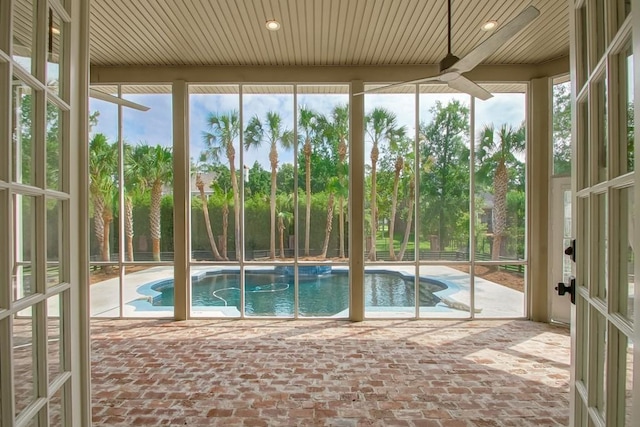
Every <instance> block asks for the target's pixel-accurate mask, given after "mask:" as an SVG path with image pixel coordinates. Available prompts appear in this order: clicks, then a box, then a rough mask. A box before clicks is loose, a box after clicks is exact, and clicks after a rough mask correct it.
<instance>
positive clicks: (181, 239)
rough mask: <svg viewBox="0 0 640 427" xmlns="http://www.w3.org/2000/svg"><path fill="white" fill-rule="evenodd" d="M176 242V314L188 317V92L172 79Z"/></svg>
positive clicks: (182, 83)
mask: <svg viewBox="0 0 640 427" xmlns="http://www.w3.org/2000/svg"><path fill="white" fill-rule="evenodd" d="M172 96H173V102H172V104H173V185H174V187H173V242H174V269H173V274H174V277H173V281H174V317H175V319H176V320H186V319H187V318H188V317H189V306H190V305H191V304H190V298H189V237H190V236H189V226H188V221H189V191H190V189H189V91H188V86H187V84H186V82H185V81H184V80H176V81H174V82H173V90H172Z"/></svg>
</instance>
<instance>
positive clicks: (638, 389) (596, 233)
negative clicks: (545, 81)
mask: <svg viewBox="0 0 640 427" xmlns="http://www.w3.org/2000/svg"><path fill="white" fill-rule="evenodd" d="M639 6H640V1H638V0H633V1H630V0H574V1H571V2H570V9H569V10H570V21H571V34H572V37H571V60H572V61H571V64H572V67H571V68H572V70H571V73H572V85H573V104H572V110H573V124H574V126H573V135H574V145H573V162H572V163H573V166H574V167H573V176H572V187H573V194H574V197H573V201H572V210H573V212H574V215H573V219H574V221H573V226H572V228H573V235H574V236H575V238H576V265H575V277H576V287H577V289H576V294H577V295H576V302H575V306H573V307H572V310H571V317H572V319H571V321H572V344H573V345H572V350H573V356H572V357H573V360H572V389H571V393H572V395H571V402H572V414H571V415H572V418H571V425H572V426H589V427H591V426H629V427H630V426H638V425H639V424H638V422H639V421H638V420H640V409H639V407H640V384H638V380H637V378H638V373H637V371H638V368H640V358H639V355H640V354H639V353H640V351H639V350H640V343H638V329H639V328H638V324H639V322H640V310H638V299H639V296H640V293H639V292H638V291H637V281H636V280H635V275H634V269H635V268H637V264H638V263H637V262H636V257H635V255H634V248H635V247H636V243H637V242H638V240H639V239H638V230H636V227H634V217H635V216H636V215H637V214H636V212H637V207H636V206H635V205H634V200H637V191H638V189H637V188H638V186H637V185H636V174H635V172H634V170H635V161H634V157H635V156H634V151H635V150H634V141H635V139H636V137H635V136H634V134H635V135H637V134H636V133H635V128H634V125H633V123H634V114H635V113H634V111H635V109H634V105H635V104H636V103H635V99H637V97H636V96H634V91H637V89H635V87H634V86H636V87H637V85H634V72H633V70H634V68H636V69H637V65H638V62H639V61H638V56H639V55H638V52H639V50H638V49H639V48H640V46H638V41H637V40H636V41H634V38H635V39H638V37H637V36H634V33H637V31H638V30H639V29H640V25H639V23H638V19H640V14H638V12H639V9H638V7H639ZM634 14H635V15H634ZM632 36H633V37H632ZM636 80H637V78H636ZM636 93H637V92H636ZM635 117H637V116H635ZM634 371H635V372H634ZM634 375H635V376H636V381H635V384H634V381H633V377H634ZM634 411H635V413H634Z"/></svg>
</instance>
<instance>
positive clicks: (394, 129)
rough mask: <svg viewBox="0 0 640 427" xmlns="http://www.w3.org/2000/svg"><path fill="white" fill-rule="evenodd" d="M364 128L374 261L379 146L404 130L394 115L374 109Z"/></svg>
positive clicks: (393, 139) (392, 139)
mask: <svg viewBox="0 0 640 427" xmlns="http://www.w3.org/2000/svg"><path fill="white" fill-rule="evenodd" d="M364 122H365V127H366V131H367V134H368V135H369V138H370V139H371V142H372V143H373V146H372V147H371V201H370V203H371V207H370V209H371V249H370V251H369V256H368V259H369V260H370V261H375V260H376V236H377V234H378V204H377V200H376V196H377V188H376V174H377V169H376V168H377V163H378V157H379V155H380V151H379V146H380V145H381V144H382V143H383V142H385V141H386V142H392V141H396V140H397V139H398V138H400V137H402V136H403V135H404V133H405V128H404V126H403V127H400V128H399V127H398V123H397V119H396V115H395V114H394V113H392V112H391V111H389V110H387V109H385V108H375V109H374V110H373V111H372V112H371V113H369V114H367V115H366V116H365V118H364Z"/></svg>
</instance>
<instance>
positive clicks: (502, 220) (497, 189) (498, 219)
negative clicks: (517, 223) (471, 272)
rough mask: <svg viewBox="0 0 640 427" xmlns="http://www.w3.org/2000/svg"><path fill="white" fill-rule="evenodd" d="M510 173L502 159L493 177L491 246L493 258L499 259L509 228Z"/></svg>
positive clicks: (494, 259)
mask: <svg viewBox="0 0 640 427" xmlns="http://www.w3.org/2000/svg"><path fill="white" fill-rule="evenodd" d="M508 182H509V175H508V173H507V168H506V166H505V164H504V161H501V162H500V163H499V164H498V167H497V168H496V174H495V175H494V179H493V186H494V195H493V216H494V218H493V245H492V248H491V259H492V260H493V261H497V260H498V259H499V258H500V253H501V249H502V240H503V236H504V233H505V231H506V229H507V186H508Z"/></svg>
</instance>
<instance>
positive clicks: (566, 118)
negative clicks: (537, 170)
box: [553, 81, 571, 175]
mask: <svg viewBox="0 0 640 427" xmlns="http://www.w3.org/2000/svg"><path fill="white" fill-rule="evenodd" d="M553 174H554V175H571V82H570V81H567V82H564V83H557V84H554V85H553Z"/></svg>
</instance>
